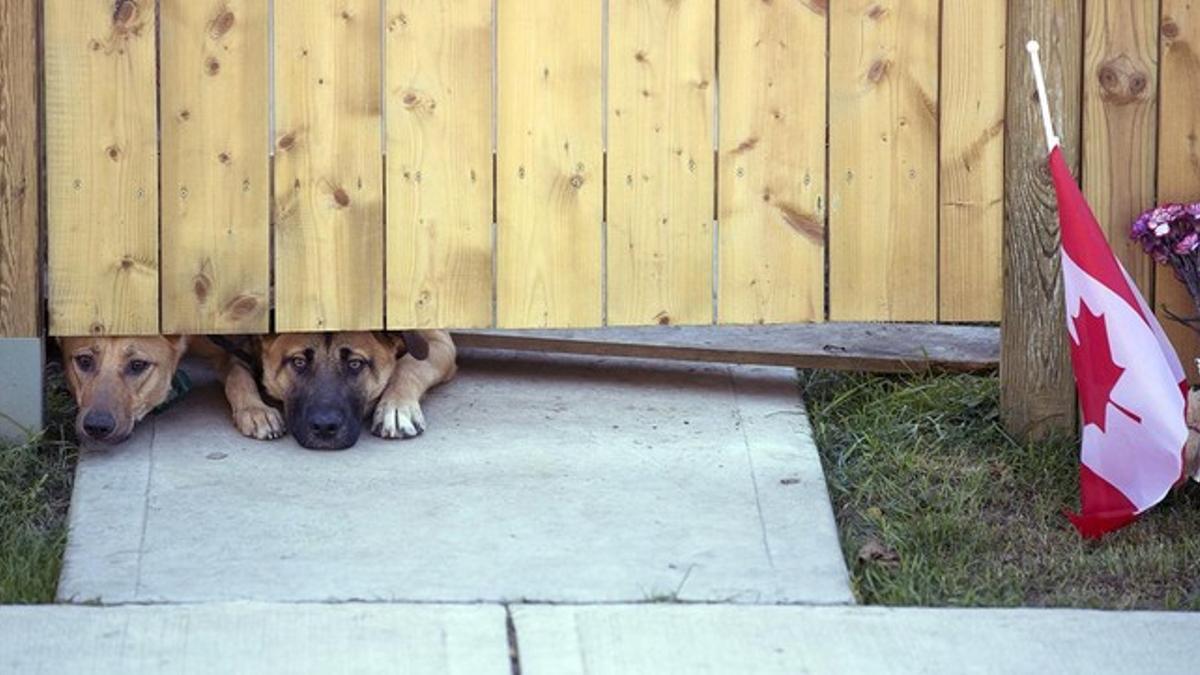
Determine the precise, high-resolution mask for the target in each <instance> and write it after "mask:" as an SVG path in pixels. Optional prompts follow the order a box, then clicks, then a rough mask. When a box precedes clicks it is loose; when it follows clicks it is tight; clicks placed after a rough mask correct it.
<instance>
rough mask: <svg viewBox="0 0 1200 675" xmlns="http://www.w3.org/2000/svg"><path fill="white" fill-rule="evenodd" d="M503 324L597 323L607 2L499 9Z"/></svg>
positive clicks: (532, 1)
mask: <svg viewBox="0 0 1200 675" xmlns="http://www.w3.org/2000/svg"><path fill="white" fill-rule="evenodd" d="M497 12H498V18H497V21H498V43H499V44H498V47H497V67H498V81H499V83H498V86H499V100H498V102H497V111H498V120H497V124H498V139H497V169H496V181H497V182H496V186H497V193H496V209H497V235H496V237H497V242H496V248H497V256H498V258H497V272H496V273H497V285H496V313H497V322H498V324H499V325H500V326H505V327H514V328H519V327H538V326H558V327H576V326H598V325H600V323H601V321H602V307H601V295H602V289H601V271H602V269H601V255H602V251H601V219H602V217H603V195H604V157H603V149H602V138H601V130H602V122H603V110H602V106H601V87H602V85H603V83H602V81H601V3H600V1H599V0H586V1H584V2H578V3H562V2H557V1H556V0H527V1H526V2H509V3H502V4H500V5H499V7H498V10H497Z"/></svg>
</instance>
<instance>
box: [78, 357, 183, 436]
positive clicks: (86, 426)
mask: <svg viewBox="0 0 1200 675" xmlns="http://www.w3.org/2000/svg"><path fill="white" fill-rule="evenodd" d="M59 344H60V345H61V347H62V352H63V371H64V373H65V374H66V379H67V386H68V387H69V388H70V389H71V393H72V394H73V395H74V396H75V403H76V404H77V405H78V407H79V412H78V414H77V415H76V416H75V429H76V431H77V432H78V434H79V437H80V438H84V439H90V440H94V441H101V442H104V443H120V442H121V441H124V440H125V439H127V438H129V434H131V433H132V432H133V427H134V425H135V424H137V423H138V422H139V421H140V420H141V419H142V418H143V417H145V416H146V414H147V413H149V412H150V411H151V410H154V409H155V408H157V407H158V406H160V405H162V404H163V403H164V402H166V400H167V397H168V396H169V395H170V393H171V380H172V379H173V378H174V376H175V371H176V369H177V368H178V367H179V359H181V358H182V357H183V354H184V352H185V351H187V345H188V338H187V337H186V336H171V337H164V336H159V335H153V336H144V337H68V338H62V340H61V341H60V342H59Z"/></svg>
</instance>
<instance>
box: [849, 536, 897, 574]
mask: <svg viewBox="0 0 1200 675" xmlns="http://www.w3.org/2000/svg"><path fill="white" fill-rule="evenodd" d="M858 564H860V565H866V564H875V565H882V566H884V567H899V566H900V554H899V553H897V552H896V551H895V550H894V549H890V548H888V547H887V546H884V545H883V544H882V543H881V542H880V541H879V540H877V539H868V540H867V543H865V544H863V545H862V548H860V549H858Z"/></svg>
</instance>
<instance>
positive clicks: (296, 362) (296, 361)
mask: <svg viewBox="0 0 1200 675" xmlns="http://www.w3.org/2000/svg"><path fill="white" fill-rule="evenodd" d="M290 360H291V363H292V367H293V368H295V369H296V370H304V369H305V368H307V367H308V359H306V358H304V355H303V354H297V355H295V356H293V357H292V358H291V359H290Z"/></svg>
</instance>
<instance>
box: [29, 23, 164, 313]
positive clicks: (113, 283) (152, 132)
mask: <svg viewBox="0 0 1200 675" xmlns="http://www.w3.org/2000/svg"><path fill="white" fill-rule="evenodd" d="M44 11H45V29H44V30H45V54H46V190H47V200H48V202H47V210H48V217H49V224H48V225H49V232H48V236H49V257H50V263H49V264H50V332H51V333H52V334H54V335H85V334H94V335H121V334H127V335H131V334H149V333H157V332H158V139H157V136H156V134H157V129H156V127H157V119H158V113H157V105H156V95H155V53H154V52H155V45H154V42H155V39H154V33H155V17H154V4H153V3H149V2H134V1H133V0H119V1H118V2H116V3H114V2H113V1H112V0H83V1H81V0H49V1H48V2H46V3H45V10H44Z"/></svg>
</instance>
